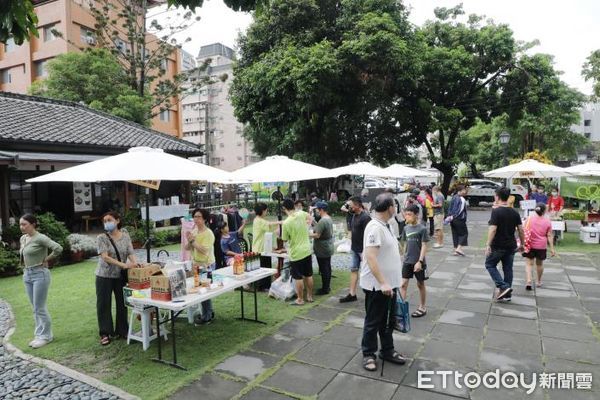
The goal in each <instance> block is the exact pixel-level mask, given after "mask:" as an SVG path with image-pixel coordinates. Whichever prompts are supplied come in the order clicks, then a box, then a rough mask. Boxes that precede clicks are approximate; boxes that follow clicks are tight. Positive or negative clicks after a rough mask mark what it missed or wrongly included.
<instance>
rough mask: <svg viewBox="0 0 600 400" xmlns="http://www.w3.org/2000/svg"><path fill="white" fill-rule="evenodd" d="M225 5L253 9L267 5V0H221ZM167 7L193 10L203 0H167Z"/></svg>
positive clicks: (233, 7)
mask: <svg viewBox="0 0 600 400" xmlns="http://www.w3.org/2000/svg"><path fill="white" fill-rule="evenodd" d="M223 2H224V3H225V5H226V6H227V7H229V8H231V9H232V10H235V11H253V10H255V9H257V8H259V9H260V8H261V7H265V6H268V5H269V0H223ZM168 3H169V7H171V6H175V7H184V8H189V9H190V10H192V11H194V10H195V9H196V8H197V7H202V4H204V0H169V1H168Z"/></svg>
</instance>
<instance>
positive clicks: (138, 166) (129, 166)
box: [27, 147, 229, 262]
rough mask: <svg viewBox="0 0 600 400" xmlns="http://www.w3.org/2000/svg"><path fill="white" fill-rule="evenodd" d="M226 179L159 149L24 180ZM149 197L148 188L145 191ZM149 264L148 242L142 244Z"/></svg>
mask: <svg viewBox="0 0 600 400" xmlns="http://www.w3.org/2000/svg"><path fill="white" fill-rule="evenodd" d="M228 179H229V172H226V171H222V170H220V169H217V168H214V167H210V166H208V165H204V164H200V163H198V162H195V161H191V160H188V159H185V158H182V157H177V156H174V155H172V154H167V153H165V152H164V151H163V150H162V149H154V148H150V147H134V148H131V149H129V150H128V151H127V152H126V153H122V154H118V155H116V156H109V157H106V158H102V159H100V160H96V161H92V162H89V163H86V164H81V165H77V166H75V167H71V168H66V169H63V170H60V171H56V172H52V173H50V174H46V175H42V176H38V177H36V178H32V179H27V182H31V183H36V182H110V181H130V182H133V183H136V181H153V182H155V181H187V180H198V181H209V182H222V181H226V180H228ZM146 193H147V194H149V189H148V188H146ZM149 208H150V207H149V204H148V201H146V236H147V237H149V236H150V219H149V217H150V211H149ZM146 256H147V260H148V262H150V242H149V241H146Z"/></svg>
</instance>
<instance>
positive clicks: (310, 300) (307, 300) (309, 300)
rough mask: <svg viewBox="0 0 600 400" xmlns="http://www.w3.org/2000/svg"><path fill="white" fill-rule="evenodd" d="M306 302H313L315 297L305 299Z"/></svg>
mask: <svg viewBox="0 0 600 400" xmlns="http://www.w3.org/2000/svg"><path fill="white" fill-rule="evenodd" d="M306 302H307V303H314V302H315V299H306Z"/></svg>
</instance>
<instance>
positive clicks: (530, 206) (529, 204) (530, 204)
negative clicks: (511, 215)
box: [519, 200, 536, 210]
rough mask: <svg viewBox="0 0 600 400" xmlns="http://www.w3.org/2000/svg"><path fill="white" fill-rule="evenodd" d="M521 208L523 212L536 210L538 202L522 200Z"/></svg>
mask: <svg viewBox="0 0 600 400" xmlns="http://www.w3.org/2000/svg"><path fill="white" fill-rule="evenodd" d="M519 207H521V210H535V207H536V202H535V200H521V201H520V202H519Z"/></svg>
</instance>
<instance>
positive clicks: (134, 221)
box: [121, 209, 143, 228]
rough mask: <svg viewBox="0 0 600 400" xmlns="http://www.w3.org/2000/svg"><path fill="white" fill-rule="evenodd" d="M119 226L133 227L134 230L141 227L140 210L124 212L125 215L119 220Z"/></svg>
mask: <svg viewBox="0 0 600 400" xmlns="http://www.w3.org/2000/svg"><path fill="white" fill-rule="evenodd" d="M121 224H122V225H123V226H133V227H134V228H139V227H140V226H141V225H143V224H142V216H141V214H140V210H137V209H131V210H127V211H125V214H123V217H122V218H121Z"/></svg>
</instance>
